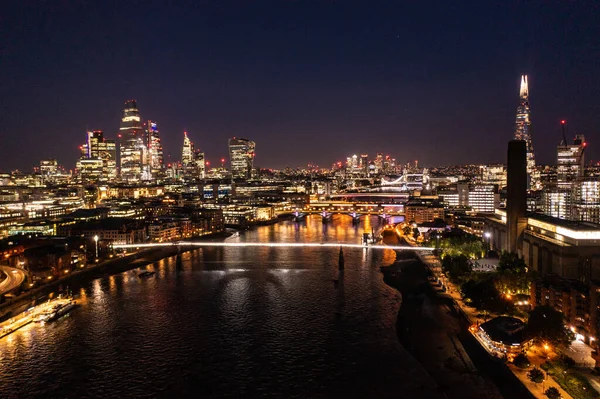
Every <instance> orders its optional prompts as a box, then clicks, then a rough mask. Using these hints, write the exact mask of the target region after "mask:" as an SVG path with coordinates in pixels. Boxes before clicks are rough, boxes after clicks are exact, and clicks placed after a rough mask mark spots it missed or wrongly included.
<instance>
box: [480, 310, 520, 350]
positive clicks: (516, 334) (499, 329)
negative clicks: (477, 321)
mask: <svg viewBox="0 0 600 399" xmlns="http://www.w3.org/2000/svg"><path fill="white" fill-rule="evenodd" d="M479 328H481V329H482V330H483V331H485V333H486V334H487V335H488V336H489V337H490V339H491V340H492V341H494V342H502V343H503V344H504V345H513V344H518V345H521V344H522V343H523V342H524V341H525V339H524V338H523V329H524V328H525V323H523V321H521V320H520V319H517V318H515V317H509V316H500V317H496V318H493V319H492V320H490V321H487V322H485V323H483V324H482V325H481V326H480V327H479Z"/></svg>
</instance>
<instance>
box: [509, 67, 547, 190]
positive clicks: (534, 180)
mask: <svg viewBox="0 0 600 399" xmlns="http://www.w3.org/2000/svg"><path fill="white" fill-rule="evenodd" d="M519 99H520V100H519V106H518V107H517V119H516V123H515V136H514V139H515V140H523V141H525V145H526V148H527V175H528V176H529V179H528V186H529V188H531V189H534V190H537V189H539V188H541V187H540V176H539V173H538V172H537V170H536V168H535V156H534V153H533V144H532V142H531V111H530V110H529V83H528V82H527V75H522V76H521V89H520V91H519Z"/></svg>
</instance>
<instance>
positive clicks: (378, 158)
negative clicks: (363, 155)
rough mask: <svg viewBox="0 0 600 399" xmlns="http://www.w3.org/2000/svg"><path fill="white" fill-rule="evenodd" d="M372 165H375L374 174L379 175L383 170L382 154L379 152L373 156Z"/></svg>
mask: <svg viewBox="0 0 600 399" xmlns="http://www.w3.org/2000/svg"><path fill="white" fill-rule="evenodd" d="M373 163H374V164H375V173H381V171H382V170H383V154H382V153H380V152H379V153H377V155H376V156H375V162H373Z"/></svg>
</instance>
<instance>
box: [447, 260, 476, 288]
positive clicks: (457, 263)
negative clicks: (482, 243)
mask: <svg viewBox="0 0 600 399" xmlns="http://www.w3.org/2000/svg"><path fill="white" fill-rule="evenodd" d="M442 269H443V270H444V272H445V273H447V274H448V276H449V277H450V280H451V281H452V282H454V283H456V282H459V281H460V280H461V279H462V278H463V277H467V276H469V275H470V274H471V272H472V271H473V267H472V265H471V262H469V259H468V258H467V257H466V256H465V255H459V256H445V257H444V260H443V261H442Z"/></svg>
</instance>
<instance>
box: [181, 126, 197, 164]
mask: <svg viewBox="0 0 600 399" xmlns="http://www.w3.org/2000/svg"><path fill="white" fill-rule="evenodd" d="M193 162H194V143H192V141H191V140H190V138H189V137H188V135H187V132H183V148H182V150H181V166H183V167H184V168H185V167H187V166H192V164H193Z"/></svg>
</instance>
